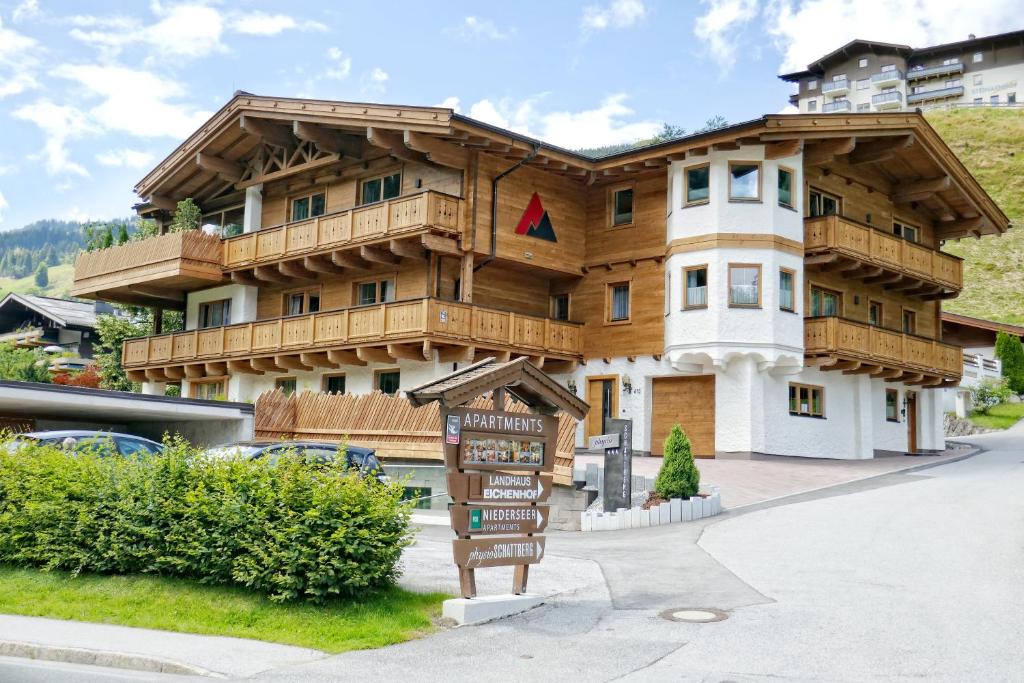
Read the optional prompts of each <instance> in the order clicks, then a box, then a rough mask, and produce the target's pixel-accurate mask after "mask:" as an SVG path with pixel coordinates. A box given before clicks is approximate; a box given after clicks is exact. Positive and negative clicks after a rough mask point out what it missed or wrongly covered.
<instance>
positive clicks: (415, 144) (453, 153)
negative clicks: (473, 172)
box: [402, 130, 469, 171]
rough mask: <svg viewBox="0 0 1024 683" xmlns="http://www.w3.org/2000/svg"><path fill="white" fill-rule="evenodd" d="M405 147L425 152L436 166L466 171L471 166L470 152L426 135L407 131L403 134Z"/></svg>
mask: <svg viewBox="0 0 1024 683" xmlns="http://www.w3.org/2000/svg"><path fill="white" fill-rule="evenodd" d="M402 138H403V141H404V143H405V146H406V147H408V148H409V149H411V150H413V151H416V152H423V153H424V154H426V155H427V158H428V159H430V160H431V161H432V162H434V163H435V164H440V165H441V166H448V167H450V168H457V169H459V170H463V171H464V170H466V167H467V166H469V151H468V150H466V148H464V147H459V146H453V145H449V144H446V143H444V142H441V141H440V140H438V139H436V138H432V137H430V136H429V135H426V134H424V133H417V132H415V131H412V130H407V131H405V132H404V133H403V134H402Z"/></svg>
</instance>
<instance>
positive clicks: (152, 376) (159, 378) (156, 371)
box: [145, 368, 172, 382]
mask: <svg viewBox="0 0 1024 683" xmlns="http://www.w3.org/2000/svg"><path fill="white" fill-rule="evenodd" d="M145 372H146V380H147V381H149V382H166V381H167V380H169V379H172V378H171V377H168V376H167V375H165V374H164V369H163V368H146V371H145Z"/></svg>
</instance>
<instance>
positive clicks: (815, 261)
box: [804, 251, 839, 266]
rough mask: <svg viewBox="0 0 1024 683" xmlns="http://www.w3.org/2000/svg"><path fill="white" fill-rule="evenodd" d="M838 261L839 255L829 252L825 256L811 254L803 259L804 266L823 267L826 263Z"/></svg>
mask: <svg viewBox="0 0 1024 683" xmlns="http://www.w3.org/2000/svg"><path fill="white" fill-rule="evenodd" d="M838 260H839V254H837V253H835V252H834V251H833V252H829V253H827V254H813V255H811V256H808V257H807V258H805V259H804V265H805V266H823V265H825V264H827V263H835V262H836V261H838Z"/></svg>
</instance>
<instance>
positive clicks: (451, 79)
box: [0, 0, 1021, 230]
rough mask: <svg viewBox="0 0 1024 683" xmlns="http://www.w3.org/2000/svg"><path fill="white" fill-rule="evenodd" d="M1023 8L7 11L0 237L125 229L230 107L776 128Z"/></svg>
mask: <svg viewBox="0 0 1024 683" xmlns="http://www.w3.org/2000/svg"><path fill="white" fill-rule="evenodd" d="M1018 2H1019V0H975V1H974V2H972V3H962V2H956V1H954V0H927V1H925V0H857V1H856V2H855V1H853V0H763V1H761V0H703V1H700V2H698V1H688V0H687V1H683V0H674V1H673V0H584V1H582V2H568V1H565V0H559V1H557V2H553V1H552V0H546V1H543V0H542V1H535V0H520V1H518V2H502V3H493V2H490V3H489V2H480V1H479V0H477V1H476V2H457V1H451V0H448V1H446V2H441V3H423V2H402V1H401V0H394V1H393V2H388V3H385V2H370V3H368V2H365V1H362V2H345V1H337V0H333V1H313V0H310V1H304V0H293V1H291V2H287V3H284V2H261V1H258V0H253V1H244V0H243V1H237V2H216V1H212V0H211V1H209V2H207V1H202V0H184V1H181V2H172V1H170V0H161V1H160V2H149V3H147V2H142V1H138V2H135V1H133V2H128V1H125V0H122V2H86V1H77V2H74V1H65V2H48V1H47V0H0V230H9V229H13V228H17V227H21V226H22V225H24V224H26V223H28V222H31V221H33V220H37V219H40V218H74V219H79V220H84V219H104V218H110V217H115V216H125V215H128V214H129V213H130V207H131V205H132V204H133V203H134V201H135V197H134V195H133V194H132V191H131V188H132V186H133V185H134V184H135V182H136V181H137V180H138V179H139V178H141V177H142V176H143V175H144V174H145V173H146V172H147V171H148V170H149V169H150V168H152V167H153V166H154V165H155V164H156V163H157V162H158V161H159V160H160V159H161V158H163V157H164V156H165V155H166V154H167V153H168V152H170V151H171V150H172V149H173V148H174V147H175V146H176V145H177V144H178V143H179V142H180V141H181V140H182V139H184V138H185V137H186V136H187V135H188V134H189V133H190V132H191V131H192V130H194V129H195V128H197V127H198V126H199V124H201V123H202V122H203V121H204V120H205V118H206V117H207V116H209V115H210V114H211V113H212V112H214V111H216V109H218V108H219V107H220V106H221V105H223V104H224V103H225V102H226V101H227V100H228V99H229V98H230V97H231V94H232V93H233V92H234V91H235V90H237V89H241V90H247V91H249V92H253V93H257V94H261V95H279V96H291V97H317V98H324V99H339V100H354V101H378V102H394V103H402V104H421V105H443V106H452V107H455V108H457V109H458V110H459V111H460V112H461V113H463V114H467V115H470V116H475V117H477V118H481V119H483V120H486V121H488V122H490V123H494V124H496V125H502V126H507V127H511V128H513V129H516V130H519V131H521V132H524V133H528V134H531V135H535V136H537V137H541V138H543V139H545V140H548V141H550V142H552V143H555V144H560V145H564V146H567V147H581V146H595V145H602V144H609V143H613V142H622V141H630V140H634V139H636V138H639V137H644V136H647V135H650V134H651V133H652V132H654V131H656V130H657V129H658V128H659V127H660V125H661V124H662V123H663V122H668V123H672V124H675V125H679V126H683V127H685V128H687V129H694V128H697V127H699V126H700V125H702V124H703V122H704V121H705V120H706V119H707V118H709V117H710V116H713V115H716V114H721V115H722V116H724V117H725V118H726V119H727V120H729V121H731V122H735V121H741V120H746V119H749V118H753V117H756V116H759V115H761V114H763V113H774V112H778V111H780V110H781V109H782V108H783V107H785V105H786V98H787V96H788V93H789V91H790V86H789V85H788V84H786V83H783V82H781V81H779V80H778V79H777V78H776V77H775V75H776V74H777V73H780V72H783V71H787V70H792V69H796V68H800V67H802V66H803V65H806V64H807V62H809V61H811V60H813V59H814V58H816V57H818V56H820V55H821V54H823V53H825V52H828V51H829V50H831V49H833V48H834V47H837V46H838V45H840V44H842V43H843V42H846V41H848V40H850V39H852V38H855V37H860V38H870V39H874V40H886V41H893V42H904V43H909V44H912V45H926V44H933V43H936V42H945V41H949V40H959V39H963V38H966V34H967V33H968V32H974V33H977V34H978V35H984V34H987V33H997V32H1002V31H1006V30H1012V29H1014V28H1020V27H1021V26H1020V25H1019V24H1020V23H1021V20H1020V19H1019V18H1018V17H1017V14H1018V12H1019V7H1018ZM880 17H886V18H888V20H887V21H880V19H879V18H880Z"/></svg>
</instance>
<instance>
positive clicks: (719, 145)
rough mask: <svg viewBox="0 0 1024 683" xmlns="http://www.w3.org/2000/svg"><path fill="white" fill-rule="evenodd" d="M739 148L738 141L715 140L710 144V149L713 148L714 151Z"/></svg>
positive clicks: (727, 150) (728, 150) (730, 150)
mask: <svg viewBox="0 0 1024 683" xmlns="http://www.w3.org/2000/svg"><path fill="white" fill-rule="evenodd" d="M739 148H740V143H738V142H736V141H729V142H716V143H715V144H713V145H711V149H713V150H715V151H716V152H732V151H735V150H737V149H739Z"/></svg>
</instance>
